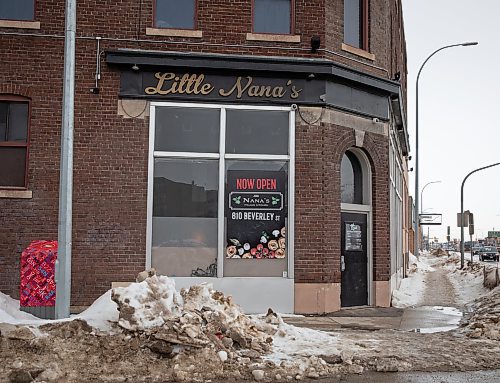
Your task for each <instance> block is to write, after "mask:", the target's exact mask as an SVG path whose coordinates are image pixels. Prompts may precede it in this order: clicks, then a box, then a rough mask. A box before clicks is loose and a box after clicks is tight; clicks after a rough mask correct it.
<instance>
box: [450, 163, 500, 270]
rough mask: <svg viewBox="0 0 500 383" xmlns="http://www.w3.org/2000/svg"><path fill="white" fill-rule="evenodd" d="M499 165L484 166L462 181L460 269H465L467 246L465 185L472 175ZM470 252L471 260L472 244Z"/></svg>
mask: <svg viewBox="0 0 500 383" xmlns="http://www.w3.org/2000/svg"><path fill="white" fill-rule="evenodd" d="M498 165H500V162H497V163H495V164H492V165H488V166H483V167H482V168H479V169H476V170H473V171H471V172H470V173H469V174H467V175H466V176H465V178H464V180H463V181H462V188H461V189H460V268H461V269H463V268H464V256H465V244H464V185H465V181H467V178H469V177H470V176H471V175H472V174H474V173H476V172H478V171H480V170H484V169H488V168H492V167H493V166H498ZM470 251H471V259H472V243H471V248H470Z"/></svg>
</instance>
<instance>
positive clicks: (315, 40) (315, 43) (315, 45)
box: [311, 36, 321, 53]
mask: <svg viewBox="0 0 500 383" xmlns="http://www.w3.org/2000/svg"><path fill="white" fill-rule="evenodd" d="M320 45H321V37H319V36H313V37H311V53H316V52H317V50H318V49H319V47H320Z"/></svg>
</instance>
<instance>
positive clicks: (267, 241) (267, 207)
mask: <svg viewBox="0 0 500 383" xmlns="http://www.w3.org/2000/svg"><path fill="white" fill-rule="evenodd" d="M153 119H154V121H155V124H154V128H153V129H154V137H155V141H154V152H153V153H154V154H153V164H154V169H153V176H152V181H150V182H151V184H150V185H151V186H150V193H152V206H151V205H150V206H151V207H150V209H151V216H152V218H151V220H152V221H151V222H152V224H151V237H149V238H151V266H152V267H155V268H156V269H157V271H158V272H159V273H160V274H164V275H169V276H177V277H222V276H227V277H283V276H285V277H286V276H287V275H288V274H287V273H288V264H289V261H288V258H289V254H288V252H287V240H288V228H289V222H288V208H289V207H288V193H289V192H288V190H289V185H288V177H289V161H290V155H289V145H290V143H289V141H290V111H289V110H285V109H284V108H269V109H250V108H248V109H245V108H241V107H231V106H224V107H223V106H221V107H218V106H214V105H211V106H206V107H205V106H199V107H198V105H197V106H196V107H194V106H191V105H189V106H183V105H182V104H174V105H171V106H170V105H168V106H167V105H161V106H156V107H155V109H154V114H153ZM224 121H225V123H223V122H224ZM220 137H225V140H223V139H222V140H221V139H220ZM219 180H221V181H219ZM221 189H223V190H221ZM218 266H222V268H220V269H219V268H218Z"/></svg>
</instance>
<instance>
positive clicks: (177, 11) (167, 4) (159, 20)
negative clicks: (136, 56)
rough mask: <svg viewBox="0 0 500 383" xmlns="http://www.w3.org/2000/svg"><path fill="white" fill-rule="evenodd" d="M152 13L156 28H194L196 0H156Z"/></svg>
mask: <svg viewBox="0 0 500 383" xmlns="http://www.w3.org/2000/svg"><path fill="white" fill-rule="evenodd" d="M0 1H1V0H0ZM154 14H155V15H154V20H155V25H154V26H155V27H156V28H172V29H195V24H196V0H182V1H179V0H156V1H155V12H154Z"/></svg>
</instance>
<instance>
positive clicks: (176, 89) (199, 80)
mask: <svg viewBox="0 0 500 383" xmlns="http://www.w3.org/2000/svg"><path fill="white" fill-rule="evenodd" d="M155 77H156V78H157V79H158V84H156V86H155V87H153V86H148V87H147V88H146V89H144V92H146V94H160V95H162V96H163V95H167V94H196V95H198V94H203V95H207V94H210V93H211V92H212V91H213V90H214V87H213V86H212V85H211V84H209V83H204V81H205V75H203V74H200V75H197V74H189V73H185V74H184V75H183V76H182V77H179V76H176V75H175V73H161V72H157V73H155ZM172 80H173V81H172Z"/></svg>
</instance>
